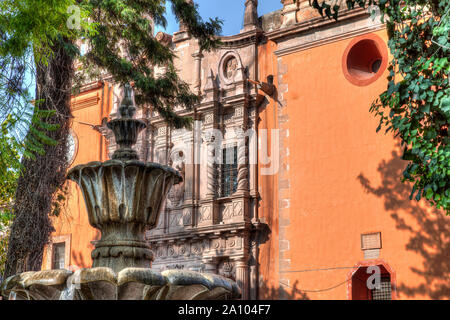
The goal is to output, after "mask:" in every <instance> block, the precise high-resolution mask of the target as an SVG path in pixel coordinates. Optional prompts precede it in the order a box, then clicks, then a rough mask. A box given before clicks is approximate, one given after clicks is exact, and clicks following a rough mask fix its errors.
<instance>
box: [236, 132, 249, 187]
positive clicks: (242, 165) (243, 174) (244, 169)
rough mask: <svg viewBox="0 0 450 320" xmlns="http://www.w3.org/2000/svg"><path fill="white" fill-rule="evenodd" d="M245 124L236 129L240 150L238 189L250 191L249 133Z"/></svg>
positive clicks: (238, 152)
mask: <svg viewBox="0 0 450 320" xmlns="http://www.w3.org/2000/svg"><path fill="white" fill-rule="evenodd" d="M245 129H246V127H245V126H242V127H238V128H237V129H236V130H235V134H236V137H237V139H238V147H237V148H238V150H237V160H238V176H237V181H238V186H237V191H240V192H248V186H249V185H248V174H249V170H248V156H247V154H248V152H247V134H246V132H245V131H244V130H245Z"/></svg>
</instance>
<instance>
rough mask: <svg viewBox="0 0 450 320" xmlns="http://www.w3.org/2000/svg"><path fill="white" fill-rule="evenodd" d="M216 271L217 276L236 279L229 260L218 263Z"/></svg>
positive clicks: (233, 268) (232, 265)
mask: <svg viewBox="0 0 450 320" xmlns="http://www.w3.org/2000/svg"><path fill="white" fill-rule="evenodd" d="M217 269H218V272H217V273H218V274H219V275H221V276H223V277H225V278H228V279H233V280H234V279H236V268H235V265H234V263H233V262H231V261H230V260H228V259H223V260H222V261H220V262H219V265H218V268H217Z"/></svg>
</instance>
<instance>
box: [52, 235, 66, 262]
mask: <svg viewBox="0 0 450 320" xmlns="http://www.w3.org/2000/svg"><path fill="white" fill-rule="evenodd" d="M52 251H53V257H52V269H64V267H65V257H66V243H65V242H59V243H54V244H53V250H52Z"/></svg>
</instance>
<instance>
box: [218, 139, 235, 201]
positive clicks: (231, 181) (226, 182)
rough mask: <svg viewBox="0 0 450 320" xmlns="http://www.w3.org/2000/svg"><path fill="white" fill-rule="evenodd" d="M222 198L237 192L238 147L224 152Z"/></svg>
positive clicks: (226, 149)
mask: <svg viewBox="0 0 450 320" xmlns="http://www.w3.org/2000/svg"><path fill="white" fill-rule="evenodd" d="M221 171H222V177H221V190H222V194H221V196H222V197H228V196H230V195H232V194H233V193H235V192H236V190H237V147H231V148H225V149H223V150H222V170H221Z"/></svg>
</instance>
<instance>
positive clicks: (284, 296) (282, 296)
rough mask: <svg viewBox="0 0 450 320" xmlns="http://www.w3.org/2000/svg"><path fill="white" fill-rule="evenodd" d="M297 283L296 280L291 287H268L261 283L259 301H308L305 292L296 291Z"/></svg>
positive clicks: (265, 283)
mask: <svg viewBox="0 0 450 320" xmlns="http://www.w3.org/2000/svg"><path fill="white" fill-rule="evenodd" d="M298 285H299V282H298V280H296V281H295V282H294V284H293V285H291V286H287V285H282V284H280V285H279V286H277V287H275V286H270V285H268V284H267V282H265V281H263V282H262V283H260V284H259V299H260V300H310V299H309V297H308V295H307V294H306V293H305V292H302V291H300V290H299V289H298Z"/></svg>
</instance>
